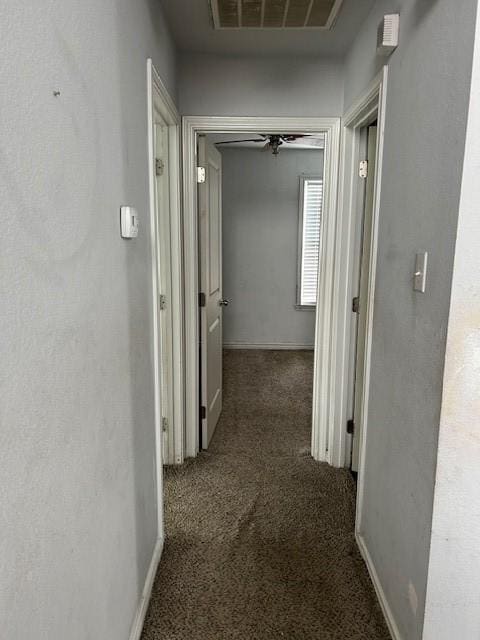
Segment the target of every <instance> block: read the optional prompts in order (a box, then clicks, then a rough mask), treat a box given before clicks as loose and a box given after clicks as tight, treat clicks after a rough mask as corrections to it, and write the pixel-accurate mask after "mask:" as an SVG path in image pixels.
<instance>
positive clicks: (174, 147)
mask: <svg viewBox="0 0 480 640" xmlns="http://www.w3.org/2000/svg"><path fill="white" fill-rule="evenodd" d="M147 91H148V94H147V95H148V167H149V190H150V234H151V251H152V295H153V301H152V307H153V365H154V384H155V434H156V464H157V504H158V511H159V513H158V523H159V532H161V533H162V536H163V461H164V460H165V462H166V463H167V464H181V463H182V462H183V460H184V378H183V375H184V373H183V361H184V355H183V282H182V272H183V269H182V218H181V206H180V204H181V182H180V180H181V171H180V158H181V157H180V126H181V118H180V115H179V113H178V111H177V109H176V107H175V104H174V103H173V101H172V99H171V97H170V95H169V94H168V91H167V90H166V88H165V86H164V85H163V83H162V81H161V79H160V76H159V75H158V73H157V71H156V70H155V67H154V66H153V63H152V60H151V59H148V60H147ZM157 114H158V115H159V116H160V117H161V119H162V120H163V121H164V122H165V123H166V124H167V125H168V128H169V142H168V145H169V149H168V150H169V197H170V226H171V228H170V243H171V277H172V299H171V300H170V301H167V304H169V305H170V307H171V310H172V316H173V317H172V353H173V376H172V379H173V411H172V413H173V424H172V425H169V431H168V436H167V437H168V438H172V439H173V446H172V447H168V450H169V451H171V452H173V453H171V454H170V455H167V457H164V456H163V431H162V410H161V409H162V408H161V389H160V359H159V347H160V326H159V322H160V318H159V313H158V304H157V302H158V296H159V294H160V293H161V292H160V291H159V286H158V279H157V260H158V247H157V228H156V226H157V225H156V188H155V180H156V171H155V124H156V120H158V116H157Z"/></svg>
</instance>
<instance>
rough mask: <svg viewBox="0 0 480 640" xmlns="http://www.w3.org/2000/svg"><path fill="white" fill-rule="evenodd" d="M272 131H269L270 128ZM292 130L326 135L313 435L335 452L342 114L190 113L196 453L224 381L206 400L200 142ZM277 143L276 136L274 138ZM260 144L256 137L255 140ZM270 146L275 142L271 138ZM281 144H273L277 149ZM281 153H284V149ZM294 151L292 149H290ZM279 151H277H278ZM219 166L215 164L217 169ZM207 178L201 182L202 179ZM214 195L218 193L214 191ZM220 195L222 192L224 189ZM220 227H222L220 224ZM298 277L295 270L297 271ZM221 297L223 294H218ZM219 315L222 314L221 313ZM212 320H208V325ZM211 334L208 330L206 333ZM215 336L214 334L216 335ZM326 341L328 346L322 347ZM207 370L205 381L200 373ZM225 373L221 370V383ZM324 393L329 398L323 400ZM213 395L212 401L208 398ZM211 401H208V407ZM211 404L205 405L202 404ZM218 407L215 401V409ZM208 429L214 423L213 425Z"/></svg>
mask: <svg viewBox="0 0 480 640" xmlns="http://www.w3.org/2000/svg"><path fill="white" fill-rule="evenodd" d="M265 132H267V133H265ZM286 132H287V133H288V134H289V135H291V136H300V135H312V136H313V135H318V136H323V140H324V172H323V185H322V186H323V203H322V217H321V230H320V236H321V250H320V259H319V265H318V280H317V291H318V299H319V304H318V305H317V313H316V318H315V338H314V376H313V377H314V382H313V402H312V404H313V407H312V409H313V410H312V437H311V452H312V456H313V457H314V458H315V459H316V460H328V459H329V456H330V453H329V450H328V442H327V437H325V436H326V434H327V433H328V420H329V411H330V410H331V407H330V406H329V400H328V398H329V385H330V376H329V374H328V372H329V363H330V355H331V351H330V349H328V348H325V344H327V342H325V340H327V341H329V340H330V339H331V337H330V334H331V313H330V310H331V296H332V291H333V279H332V265H333V257H334V250H335V247H334V243H335V222H336V221H335V210H336V202H337V182H338V160H339V134H340V120H339V119H338V118H300V119H297V118H217V117H204V118H203V117H199V118H196V117H186V118H184V121H183V145H184V154H183V156H184V220H185V225H184V229H185V236H184V253H185V291H186V299H185V335H186V360H185V364H186V454H187V456H188V457H195V456H196V455H197V454H198V452H199V450H200V448H201V445H202V438H201V437H200V433H199V428H198V425H199V417H200V419H201V420H203V418H202V412H203V411H204V412H206V413H207V414H208V408H209V407H210V406H212V402H213V400H214V399H215V396H216V400H217V401H218V400H219V399H220V390H219V389H220V385H219V384H217V387H216V389H215V390H214V392H213V395H212V396H210V398H207V396H205V394H204V397H205V398H207V404H203V403H201V402H200V394H199V388H200V385H201V383H202V382H203V383H204V382H205V380H206V378H205V376H208V370H207V366H205V365H204V366H203V367H201V365H200V348H199V347H200V342H201V340H200V331H201V324H200V315H201V314H200V313H199V302H200V303H203V297H202V296H200V294H203V293H205V292H204V291H200V287H199V283H200V277H199V276H200V275H201V274H200V269H199V237H200V227H199V225H198V220H197V211H198V205H199V198H200V197H201V195H200V194H201V191H200V190H199V189H198V182H197V180H198V179H200V180H201V179H202V173H203V172H204V171H205V167H203V165H202V164H201V163H200V157H199V153H200V152H201V150H200V147H199V145H198V142H199V140H200V139H201V136H207V135H209V134H221V135H222V136H225V135H228V134H233V133H234V134H236V135H238V134H241V135H244V134H245V133H248V134H249V135H254V136H255V137H258V138H261V137H262V136H267V135H268V137H269V140H268V142H269V143H270V136H275V135H276V136H279V137H281V136H284V135H285V134H286ZM272 142H274V143H275V138H274V139H273V140H272ZM253 144H254V143H253ZM269 147H270V144H269ZM274 147H275V144H274V145H273V146H272V147H270V149H271V151H272V152H273V151H274ZM281 153H283V152H282V151H281ZM287 153H288V152H287ZM272 155H273V154H272ZM212 171H214V169H212ZM200 184H201V183H200ZM212 197H215V196H214V194H212ZM216 197H219V196H218V194H217V196H216ZM217 232H218V233H219V231H218V227H217ZM293 278H295V273H294V275H293ZM217 297H218V300H217V308H218V307H220V308H221V305H219V304H218V303H219V302H220V300H223V297H221V296H220V294H218V296H217ZM217 319H218V318H217ZM207 325H208V322H206V323H205V324H204V326H205V327H206V326H207ZM220 325H221V323H220V321H218V322H215V319H214V320H213V321H212V323H211V324H210V325H209V330H210V329H211V330H212V331H211V332H209V333H208V336H210V335H211V334H213V333H214V332H215V330H216V329H217V328H220ZM206 335H207V334H206ZM212 337H213V336H212ZM221 345H222V343H221V341H220V340H219V339H218V338H217V341H216V350H217V351H216V353H217V362H218V361H219V356H218V354H219V349H220V346H221ZM319 345H323V348H318V347H319ZM201 371H202V372H203V376H204V377H203V381H202V380H201V379H200V375H201ZM219 380H220V376H219V375H218V374H217V383H218V382H219ZM320 398H322V400H323V399H324V401H321V402H320ZM208 399H210V404H208ZM207 405H208V407H207ZM202 407H205V409H202ZM214 409H215V407H214V406H212V411H214ZM207 431H208V428H207Z"/></svg>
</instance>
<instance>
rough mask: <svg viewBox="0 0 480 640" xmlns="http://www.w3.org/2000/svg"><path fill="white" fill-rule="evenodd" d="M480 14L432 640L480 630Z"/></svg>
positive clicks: (437, 514) (447, 388)
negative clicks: (479, 604)
mask: <svg viewBox="0 0 480 640" xmlns="http://www.w3.org/2000/svg"><path fill="white" fill-rule="evenodd" d="M479 35H480V15H479V16H477V36H476V44H475V54H474V64H473V79H472V93H471V99H470V112H469V119H468V128H467V144H466V149H465V164H464V172H463V182H462V192H461V198H460V214H459V221H458V233H457V244H456V249H455V263H454V271H453V284H452V299H451V306H450V317H449V321H448V339H447V353H446V359H445V377H444V386H443V402H442V412H441V420H440V435H439V446H438V459H437V476H436V485H435V501H434V509H433V524H432V541H431V550H430V567H429V575H428V590H427V605H426V612H425V629H424V635H423V639H424V640H450V639H451V638H462V639H464V640H476V638H478V636H479V630H480V607H479V606H478V603H479V602H480V580H479V576H480V545H479V543H478V540H479V538H480V501H479V490H478V489H479V487H480V465H479V460H480V438H479V422H480V420H479V418H480V279H479V274H480V216H479V214H478V204H479V202H480V181H479V179H478V176H479V175H480V148H479V144H478V141H479V139H480V41H479Z"/></svg>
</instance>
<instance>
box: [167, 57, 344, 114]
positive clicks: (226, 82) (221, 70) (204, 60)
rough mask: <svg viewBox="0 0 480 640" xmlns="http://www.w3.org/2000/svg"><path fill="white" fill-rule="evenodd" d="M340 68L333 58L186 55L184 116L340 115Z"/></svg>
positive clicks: (183, 59)
mask: <svg viewBox="0 0 480 640" xmlns="http://www.w3.org/2000/svg"><path fill="white" fill-rule="evenodd" d="M342 101H343V69H342V64H341V62H339V61H335V60H328V59H326V60H322V59H319V58H308V57H294V56H288V57H285V58H265V57H262V58H259V57H257V58H255V57H251V58H246V57H229V56H221V57H220V56H214V55H202V54H195V55H193V54H184V55H182V56H181V57H180V61H179V104H180V110H181V112H182V114H184V115H216V116H304V117H310V116H311V117H316V116H325V117H330V116H339V115H340V114H341V112H342Z"/></svg>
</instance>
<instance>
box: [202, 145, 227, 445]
mask: <svg viewBox="0 0 480 640" xmlns="http://www.w3.org/2000/svg"><path fill="white" fill-rule="evenodd" d="M198 164H199V166H201V167H204V168H205V182H203V183H199V184H198V213H199V224H198V227H199V254H200V255H199V258H200V265H199V272H200V282H199V285H200V305H201V306H200V384H201V407H202V409H201V411H202V413H201V444H202V448H203V449H207V448H208V445H209V444H210V440H211V439H212V435H213V433H214V431H215V427H216V426H217V422H218V419H219V417H220V413H221V411H222V310H223V305H224V304H225V301H224V300H222V157H221V155H220V153H219V152H218V151H217V149H215V147H214V146H213V145H212V144H210V143H209V142H208V141H207V139H206V138H205V136H200V137H199V139H198Z"/></svg>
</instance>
